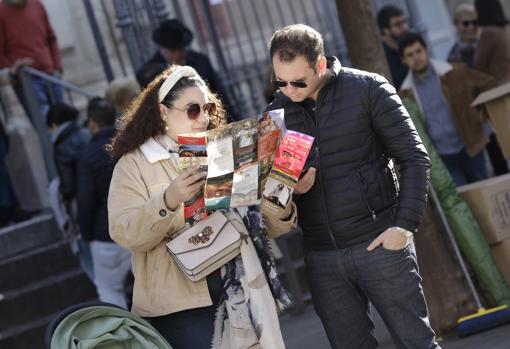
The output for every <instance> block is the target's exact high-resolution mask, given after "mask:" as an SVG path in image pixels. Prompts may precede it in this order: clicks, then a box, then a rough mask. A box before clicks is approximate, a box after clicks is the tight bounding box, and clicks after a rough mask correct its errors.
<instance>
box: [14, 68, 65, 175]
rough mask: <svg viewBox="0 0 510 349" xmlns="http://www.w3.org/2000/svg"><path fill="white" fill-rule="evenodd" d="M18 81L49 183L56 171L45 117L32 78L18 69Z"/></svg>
mask: <svg viewBox="0 0 510 349" xmlns="http://www.w3.org/2000/svg"><path fill="white" fill-rule="evenodd" d="M19 74H20V79H21V83H22V85H23V93H24V94H25V99H26V103H27V107H28V110H29V111H30V115H31V116H32V123H33V125H34V126H35V130H36V131H37V134H38V135H39V141H40V142H41V147H42V151H43V155H44V162H45V163H46V171H47V172H48V179H49V180H50V181H51V180H52V179H53V178H55V177H56V175H57V171H56V168H55V161H54V159H53V146H52V144H51V143H50V139H49V132H48V127H47V126H46V122H45V120H46V115H43V113H42V110H41V103H40V102H39V99H38V98H37V94H36V92H35V90H34V87H33V85H32V76H31V75H30V74H29V73H27V72H25V71H23V69H20V73H19Z"/></svg>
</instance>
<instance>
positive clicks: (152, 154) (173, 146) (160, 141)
mask: <svg viewBox="0 0 510 349" xmlns="http://www.w3.org/2000/svg"><path fill="white" fill-rule="evenodd" d="M140 151H141V152H142V153H143V155H144V156H145V159H147V161H148V162H149V163H151V164H154V163H156V162H158V161H162V160H167V159H170V158H177V157H178V156H179V153H178V151H179V145H178V144H177V143H175V142H174V141H173V140H172V139H171V138H170V137H168V136H166V135H162V136H156V137H151V138H149V139H148V140H147V141H145V143H144V144H142V145H141V146H140Z"/></svg>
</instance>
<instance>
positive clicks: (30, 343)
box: [0, 313, 58, 349]
mask: <svg viewBox="0 0 510 349" xmlns="http://www.w3.org/2000/svg"><path fill="white" fill-rule="evenodd" d="M57 314H58V313H55V314H51V315H50V316H46V317H43V318H40V319H37V320H34V321H31V322H29V323H26V324H23V325H20V326H16V327H11V328H9V329H8V330H7V331H4V332H0V348H6V349H7V348H8V349H27V348H30V349H48V348H46V347H45V345H44V335H45V333H46V327H47V326H48V324H49V323H50V322H51V320H52V319H53V318H54V317H55V316H57Z"/></svg>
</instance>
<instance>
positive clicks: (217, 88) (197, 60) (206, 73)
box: [147, 18, 238, 120]
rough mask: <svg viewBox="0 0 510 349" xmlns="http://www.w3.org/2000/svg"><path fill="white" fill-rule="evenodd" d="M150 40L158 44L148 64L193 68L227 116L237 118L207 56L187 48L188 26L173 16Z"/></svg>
mask: <svg viewBox="0 0 510 349" xmlns="http://www.w3.org/2000/svg"><path fill="white" fill-rule="evenodd" d="M152 40H153V41H154V43H156V45H158V52H156V54H155V55H154V56H153V57H152V58H151V59H150V60H149V62H147V63H148V64H149V63H163V64H166V65H170V64H178V65H188V66H190V67H192V68H194V69H195V70H196V71H197V72H198V74H199V75H200V76H201V77H202V78H203V79H204V80H205V81H206V82H207V85H208V86H209V88H210V89H211V91H212V92H214V93H216V94H217V95H218V96H219V97H220V98H221V100H222V101H223V103H224V105H225V109H226V111H227V117H228V118H229V119H230V118H233V120H237V119H238V118H237V116H236V115H235V109H234V108H233V107H234V105H233V104H232V102H231V101H230V100H229V96H228V94H227V90H226V88H225V86H224V85H223V82H222V81H221V79H220V77H219V75H218V73H217V72H216V71H215V70H214V68H213V66H212V64H211V61H210V60H209V58H208V57H207V56H206V55H204V54H202V53H199V52H197V51H194V50H192V49H190V48H189V46H190V44H191V41H192V40H193V33H192V32H191V30H190V29H189V28H188V27H186V26H185V25H184V24H183V23H182V22H181V21H179V20H178V19H175V18H174V19H167V20H164V21H163V22H162V23H161V24H160V26H159V27H158V28H156V29H155V30H154V32H153V33H152Z"/></svg>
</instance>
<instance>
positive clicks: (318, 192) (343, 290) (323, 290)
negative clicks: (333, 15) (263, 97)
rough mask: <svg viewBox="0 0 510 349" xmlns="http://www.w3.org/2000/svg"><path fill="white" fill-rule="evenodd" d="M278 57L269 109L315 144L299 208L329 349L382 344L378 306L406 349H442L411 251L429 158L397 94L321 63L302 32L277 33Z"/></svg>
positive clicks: (380, 81) (316, 41) (325, 60)
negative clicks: (281, 112) (375, 316)
mask: <svg viewBox="0 0 510 349" xmlns="http://www.w3.org/2000/svg"><path fill="white" fill-rule="evenodd" d="M270 56H271V60H272V64H273V69H274V76H275V80H274V81H273V83H274V85H275V86H276V87H278V88H279V91H278V92H277V93H276V94H275V101H274V102H273V103H271V104H270V106H269V108H268V109H271V110H272V109H279V108H284V109H285V124H286V127H287V129H290V130H295V131H298V132H302V133H306V134H309V135H311V136H313V137H315V142H314V147H313V150H312V151H311V152H310V155H309V158H308V159H307V164H306V165H305V168H306V167H308V166H311V167H310V169H309V170H308V171H307V172H306V174H305V175H304V176H303V177H302V178H301V179H300V180H299V182H298V183H297V185H296V188H295V193H296V194H297V195H295V197H294V202H295V204H296V206H297V211H298V219H299V223H300V226H301V228H302V230H303V244H304V249H305V263H306V273H307V278H308V281H309V285H310V290H311V293H312V299H313V302H314V306H315V309H316V311H317V314H318V315H319V317H320V318H321V320H322V323H323V325H324V328H325V330H326V333H327V335H328V338H329V341H330V343H331V345H332V347H333V348H376V347H377V341H376V339H375V337H374V330H373V329H374V327H373V323H372V320H371V318H370V313H369V302H371V303H372V304H373V305H374V306H375V307H376V308H377V310H378V312H379V313H380V314H381V316H382V317H383V319H384V321H385V323H386V325H387V326H388V327H389V329H390V333H392V335H393V339H394V341H395V344H396V346H397V347H398V348H413V349H420V348H438V345H437V343H436V342H435V335H434V332H433V330H432V329H431V328H430V325H429V322H428V315H427V306H426V303H425V298H424V296H423V291H422V288H421V285H420V275H419V274H418V266H417V263H416V256H415V253H414V248H413V245H412V236H413V233H415V232H416V230H417V228H418V226H419V224H420V221H421V217H422V213H423V210H424V208H425V205H426V201H427V187H428V183H429V167H430V161H429V158H428V156H427V153H426V150H425V148H424V147H423V145H422V143H421V140H420V138H419V136H418V134H417V133H416V131H415V129H414V126H413V124H412V122H411V120H410V118H409V115H408V114H407V112H406V110H405V109H404V107H403V106H402V104H401V101H400V99H399V97H398V96H397V95H396V94H395V89H394V88H393V87H392V86H391V85H390V84H389V83H388V82H387V81H386V80H385V79H384V78H383V77H381V76H379V75H377V74H372V73H368V72H363V71H359V70H355V69H348V68H343V67H341V65H340V62H339V61H338V59H337V58H336V57H325V56H324V48H323V40H322V37H321V35H320V34H319V33H318V32H317V31H315V30H314V29H313V28H310V27H308V26H306V25H302V24H299V25H292V26H289V27H285V28H283V29H280V30H278V31H277V32H276V33H275V34H274V35H273V37H272V39H271V42H270ZM390 159H393V160H394V161H395V162H396V163H397V164H398V165H399V166H400V179H399V180H398V181H397V178H396V176H395V175H394V171H393V166H392V161H390ZM397 183H398V185H397ZM398 186H399V187H400V191H397V187H398Z"/></svg>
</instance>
